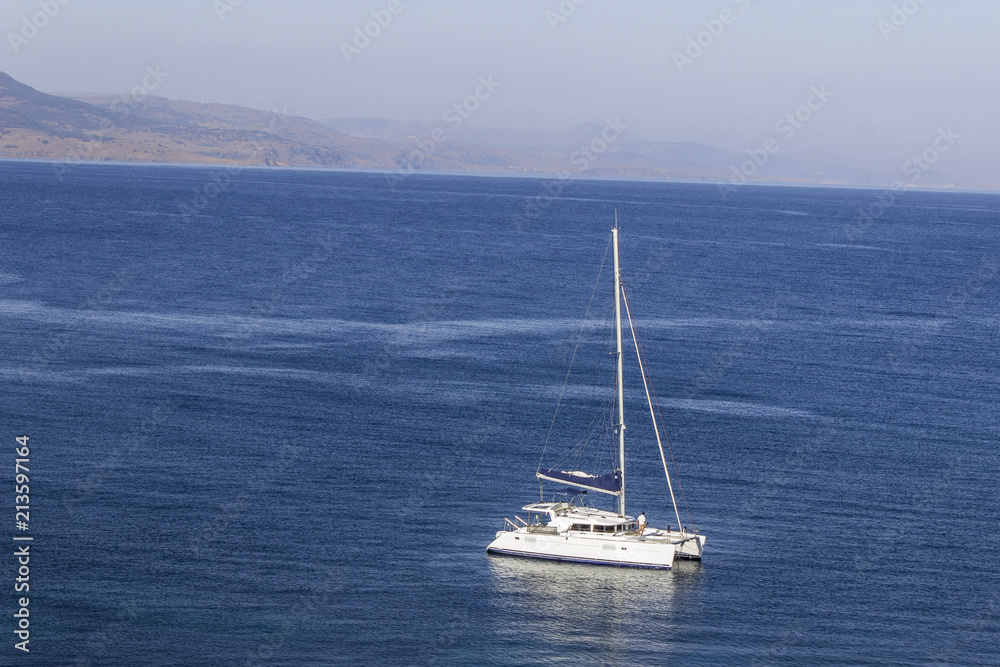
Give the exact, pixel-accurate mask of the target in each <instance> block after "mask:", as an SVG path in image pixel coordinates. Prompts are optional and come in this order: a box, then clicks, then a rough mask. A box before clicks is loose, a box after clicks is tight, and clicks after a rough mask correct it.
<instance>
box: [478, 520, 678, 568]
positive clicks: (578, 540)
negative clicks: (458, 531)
mask: <svg viewBox="0 0 1000 667" xmlns="http://www.w3.org/2000/svg"><path fill="white" fill-rule="evenodd" d="M486 553H490V554H497V555H501V556H517V557H520V558H537V559H540V560H551V561H558V562H562V563H584V564H588V565H609V566H615V567H635V568H645V569H652V570H669V569H670V568H671V567H672V566H673V562H674V553H675V547H674V545H672V544H664V543H655V542H650V541H646V540H643V539H642V538H640V537H636V536H628V537H625V536H612V535H607V536H596V535H588V536H581V535H574V534H569V535H562V534H561V535H544V534H543V535H539V534H531V533H528V532H526V531H521V530H517V531H500V532H499V533H497V536H496V539H495V540H493V542H492V543H490V545H489V546H488V547H487V548H486Z"/></svg>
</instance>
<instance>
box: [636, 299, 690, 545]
mask: <svg viewBox="0 0 1000 667" xmlns="http://www.w3.org/2000/svg"><path fill="white" fill-rule="evenodd" d="M624 291H625V290H624V288H622V296H624ZM625 309H626V312H627V311H628V300H627V299H626V303H625ZM631 324H632V321H631V319H630V320H629V326H631ZM632 335H633V336H634V337H635V347H636V352H638V354H639V364H640V365H641V366H642V367H643V369H644V370H643V382H645V380H646V377H645V365H646V356H645V355H644V354H643V352H642V345H641V344H640V343H639V336H638V334H637V333H636V331H635V329H634V328H633V329H632ZM649 391H650V393H652V395H653V399H652V403H651V405H650V412H652V408H653V405H655V406H656V416H657V417H659V419H660V430H662V431H663V439H664V440H666V441H667V451H668V452H670V462H671V463H672V464H673V466H674V475H675V476H676V477H677V488H678V490H680V492H681V500H682V501H683V502H684V511H685V513H686V514H687V515H688V524H689V525H690V526H692V527H694V528H696V526H695V524H694V520H693V519H692V518H691V508H690V507H688V502H687V496H686V495H685V494H684V485H683V484H682V483H681V474H680V470H679V469H678V467H677V460H676V459H675V458H674V448H673V447H672V446H671V444H670V436H668V435H667V429H666V426H664V424H663V413H661V412H660V403H659V401H658V400H657V399H656V389H654V388H653V380H652V379H650V380H649ZM653 427H654V428H655V427H656V424H655V421H654V424H653ZM657 437H659V434H657ZM667 485H668V486H669V485H670V479H669V477H668V479H667ZM670 495H671V497H673V490H672V489H671V494H670ZM675 511H676V505H675ZM678 521H680V518H679V517H678Z"/></svg>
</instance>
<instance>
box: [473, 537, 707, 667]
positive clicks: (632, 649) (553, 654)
mask: <svg viewBox="0 0 1000 667" xmlns="http://www.w3.org/2000/svg"><path fill="white" fill-rule="evenodd" d="M488 567H489V572H490V584H491V589H492V595H491V597H492V599H493V603H494V605H496V611H497V612H499V614H498V617H499V618H504V619H507V620H508V621H509V625H508V627H507V628H505V629H504V634H508V635H509V636H508V637H506V639H510V640H517V639H520V640H524V639H529V638H530V639H531V640H532V641H529V642H527V644H529V645H531V646H533V647H534V649H533V651H534V652H535V655H534V656H533V659H532V660H531V662H536V663H537V662H544V661H545V660H539V658H540V657H541V656H538V655H537V653H538V651H539V647H540V646H545V647H547V649H546V652H547V653H549V655H548V656H546V657H547V658H548V659H550V660H557V659H559V658H566V657H569V656H574V657H579V658H581V659H587V660H588V661H591V662H592V661H593V660H594V659H595V658H597V659H599V660H600V661H602V662H603V661H608V660H610V661H611V662H616V661H617V659H618V658H622V659H624V658H625V657H626V656H627V657H628V659H629V661H636V660H638V661H639V662H644V661H645V660H647V659H653V658H654V657H655V658H656V659H657V660H662V659H663V658H665V657H667V656H669V655H670V653H671V652H672V647H673V646H674V644H675V641H674V636H673V633H672V632H671V631H670V630H669V629H670V628H672V627H677V628H678V631H679V630H680V629H681V628H682V627H683V625H684V623H685V622H684V615H685V611H687V612H690V605H691V604H698V598H699V597H700V593H699V591H700V590H701V586H699V585H698V583H699V581H700V580H701V578H702V576H703V570H702V564H701V562H700V561H678V562H676V563H675V564H674V569H673V570H672V571H670V572H662V571H651V570H637V569H631V568H610V567H609V568H599V569H597V570H596V571H595V568H594V567H592V566H587V565H578V564H574V563H553V562H550V561H543V560H533V559H526V558H504V557H502V556H490V557H488ZM651 628H657V632H656V634H655V635H654V634H653V633H651V632H649V630H650V629H651ZM526 635H527V636H526ZM615 656H617V658H616V657H615ZM511 657H512V658H516V657H517V656H511Z"/></svg>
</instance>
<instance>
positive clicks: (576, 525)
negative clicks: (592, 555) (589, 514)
mask: <svg viewBox="0 0 1000 667" xmlns="http://www.w3.org/2000/svg"><path fill="white" fill-rule="evenodd" d="M570 530H582V531H584V532H586V533H589V532H590V530H591V526H590V524H588V523H574V524H573V525H572V526H570Z"/></svg>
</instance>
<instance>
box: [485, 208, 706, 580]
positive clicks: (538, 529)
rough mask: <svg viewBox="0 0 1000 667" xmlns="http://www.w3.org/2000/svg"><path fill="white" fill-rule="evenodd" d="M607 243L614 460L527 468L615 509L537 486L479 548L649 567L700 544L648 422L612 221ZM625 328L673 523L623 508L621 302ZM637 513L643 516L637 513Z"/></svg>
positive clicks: (696, 553)
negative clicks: (600, 468)
mask: <svg viewBox="0 0 1000 667" xmlns="http://www.w3.org/2000/svg"><path fill="white" fill-rule="evenodd" d="M611 239H612V245H613V247H614V273H615V275H614V290H615V292H614V304H615V314H614V317H615V331H616V341H615V342H616V348H617V357H616V375H617V396H616V403H617V422H616V423H615V424H614V430H615V434H616V436H617V441H618V442H617V445H618V446H617V452H616V454H615V458H616V461H615V464H616V468H615V470H614V471H613V472H610V473H607V474H603V475H592V474H588V473H585V472H581V471H579V470H555V469H551V468H549V469H545V470H542V469H541V466H539V470H538V472H537V473H536V474H535V476H536V477H537V478H538V479H539V480H542V481H550V482H558V483H559V484H560V485H568V486H570V487H572V488H573V489H579V490H580V493H583V492H586V491H595V492H598V493H603V494H608V495H612V496H617V497H618V508H617V509H618V511H617V512H612V511H608V510H602V509H597V508H593V507H589V506H586V505H584V504H577V502H576V498H578V497H580V495H579V494H576V495H574V496H573V497H572V498H571V499H570V500H568V501H559V502H556V501H555V500H554V499H553V501H551V502H545V499H544V492H543V494H542V497H541V500H540V502H537V503H532V504H530V505H525V506H524V507H523V508H522V509H523V510H524V511H525V512H527V513H528V519H527V520H525V519H522V518H521V517H519V516H517V515H515V517H514V518H515V521H511V520H510V519H504V528H503V530H500V531H498V532H497V534H496V539H494V540H493V542H491V543H490V545H489V547H487V549H486V551H487V553H490V554H499V555H506V556H521V557H525V558H541V559H545V560H555V561H565V562H573V563H590V564H595V565H617V566H621V567H639V568H652V569H660V570H669V569H670V568H671V566H672V565H673V562H674V558H675V557H677V558H692V559H700V558H701V556H702V552H703V550H704V547H705V536H704V535H701V534H700V533H698V532H697V531H691V530H689V529H687V528H684V527H682V525H681V519H680V512H679V511H678V509H677V501H676V499H675V497H674V488H673V484H672V483H671V480H670V473H669V471H668V469H667V459H666V456H665V454H664V452H663V442H662V440H661V439H660V430H659V428H658V426H657V424H656V416H655V414H654V408H653V401H652V398H651V396H650V387H649V383H648V382H647V380H646V369H645V367H644V364H643V361H642V355H641V353H640V352H639V343H638V339H637V337H636V334H635V327H634V326H633V324H632V314H631V312H630V310H629V306H628V300H627V299H626V298H625V291H624V288H623V286H622V283H621V273H620V271H619V264H618V227H617V222H616V225H615V228H614V229H613V230H611ZM623 302H624V305H625V314H626V316H627V318H628V322H629V329H630V331H631V333H632V339H633V343H634V344H635V348H636V356H637V358H638V359H639V368H640V370H641V372H642V382H643V387H644V388H645V390H646V400H647V402H648V403H649V414H650V416H651V417H653V428H654V430H655V432H656V441H657V444H658V445H659V447H660V459H661V461H662V462H663V472H664V474H665V475H666V478H667V488H668V489H669V490H670V498H671V500H672V501H673V506H674V516H675V517H676V518H677V529H676V530H673V529H672V528H671V527H669V526H668V527H666V528H651V527H648V526H645V524H643V525H642V526H640V525H639V524H638V523H637V522H636V519H635V518H634V517H631V516H629V515H627V514H625V417H624V414H623V402H624V393H625V390H624V384H623V381H622V377H623V373H622V365H623V361H624V359H623V355H622V303H623ZM640 518H641V519H644V517H640Z"/></svg>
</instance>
